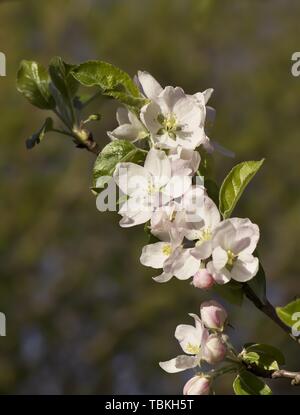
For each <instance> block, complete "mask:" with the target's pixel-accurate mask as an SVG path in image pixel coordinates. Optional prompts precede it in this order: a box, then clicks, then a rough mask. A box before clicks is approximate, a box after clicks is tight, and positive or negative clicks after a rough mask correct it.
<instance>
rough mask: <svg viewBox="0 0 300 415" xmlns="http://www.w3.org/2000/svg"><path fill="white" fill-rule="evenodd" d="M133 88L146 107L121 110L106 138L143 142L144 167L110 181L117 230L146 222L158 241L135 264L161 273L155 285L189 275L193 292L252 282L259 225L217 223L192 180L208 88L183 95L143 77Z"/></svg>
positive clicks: (125, 166) (124, 166)
mask: <svg viewBox="0 0 300 415" xmlns="http://www.w3.org/2000/svg"><path fill="white" fill-rule="evenodd" d="M136 83H137V84H138V86H139V87H140V90H141V93H142V94H143V96H144V97H145V98H146V99H147V101H146V102H147V103H146V104H145V105H144V106H143V107H142V108H141V110H140V111H139V112H133V111H131V110H128V109H119V110H118V112H117V120H118V123H119V126H118V127H117V128H116V129H115V130H113V131H111V132H109V133H108V135H109V137H110V138H111V139H112V140H118V139H127V140H131V141H138V140H145V139H146V140H148V143H149V151H148V153H147V156H146V159H145V162H144V165H143V166H142V165H140V164H136V163H133V162H121V163H119V164H118V165H117V167H116V169H115V172H114V176H113V177H114V180H115V182H116V183H117V185H118V187H119V189H120V192H121V193H122V194H123V196H124V200H123V202H122V203H121V206H120V209H119V214H120V215H121V216H122V219H121V221H120V225H121V226H122V227H130V226H135V225H140V224H146V226H147V227H148V229H149V230H150V232H151V234H152V235H153V236H154V237H155V240H156V241H155V242H154V243H151V244H149V245H146V246H145V247H144V248H143V250H142V254H141V258H140V260H141V263H142V264H143V265H145V266H148V267H152V268H155V269H161V273H160V274H159V275H158V276H156V277H154V280H155V281H157V282H167V281H169V280H170V279H171V278H172V277H176V278H178V279H180V280H186V279H189V278H191V277H193V285H194V286H195V287H199V288H209V287H211V286H212V285H213V284H214V283H218V284H225V283H227V282H229V281H230V280H231V279H233V280H236V281H239V282H245V281H248V280H250V279H251V278H253V277H254V276H255V275H256V273H257V272H258V268H259V261H258V259H257V258H256V257H255V256H254V255H253V253H254V251H255V248H256V245H257V243H258V240H259V228H258V226H257V225H255V224H253V223H252V222H251V221H250V220H249V219H240V218H230V219H225V220H221V215H220V213H219V210H218V207H217V206H216V204H215V203H214V202H213V200H212V199H211V198H210V197H209V196H208V194H207V191H206V189H205V187H204V185H203V181H202V180H200V178H199V175H197V172H198V171H199V170H198V169H199V165H200V163H201V157H200V153H199V149H200V147H204V148H205V149H206V151H212V149H213V147H214V146H213V145H212V144H211V141H210V139H209V138H208V137H207V135H206V133H205V125H206V118H207V116H208V114H210V113H212V112H213V110H212V109H211V108H210V107H207V105H206V104H207V101H208V99H209V98H210V96H211V93H212V89H208V90H206V91H204V92H198V93H196V94H194V95H188V94H185V92H184V91H183V90H182V89H181V88H179V87H171V86H167V87H166V88H162V87H161V85H160V84H159V83H158V82H157V81H156V80H155V79H154V78H153V77H152V76H151V75H150V74H148V73H146V72H139V73H138V76H137V77H136ZM121 199H122V198H121Z"/></svg>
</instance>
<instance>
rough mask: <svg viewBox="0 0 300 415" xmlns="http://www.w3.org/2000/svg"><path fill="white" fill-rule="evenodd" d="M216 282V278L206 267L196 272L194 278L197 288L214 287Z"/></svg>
mask: <svg viewBox="0 0 300 415" xmlns="http://www.w3.org/2000/svg"><path fill="white" fill-rule="evenodd" d="M214 283H215V280H214V279H213V277H212V275H211V274H210V273H209V272H208V271H207V269H205V268H203V269H200V270H199V271H198V272H196V274H195V275H194V278H193V286H194V287H196V288H202V289H208V288H210V287H212V286H213V285H214Z"/></svg>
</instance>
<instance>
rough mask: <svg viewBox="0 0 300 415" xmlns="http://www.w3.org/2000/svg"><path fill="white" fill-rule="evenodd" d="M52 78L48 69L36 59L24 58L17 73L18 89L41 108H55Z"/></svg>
mask: <svg viewBox="0 0 300 415" xmlns="http://www.w3.org/2000/svg"><path fill="white" fill-rule="evenodd" d="M49 84H50V78H49V74H48V72H47V70H46V69H45V68H44V67H43V66H42V65H40V64H38V63H37V62H34V61H26V60H23V61H22V62H21V65H20V68H19V70H18V74H17V90H18V91H19V92H21V94H23V95H24V96H25V97H26V98H27V99H28V101H29V102H30V103H31V104H32V105H35V106H36V107H38V108H41V109H53V108H55V100H54V98H53V97H52V95H51V92H50V89H49Z"/></svg>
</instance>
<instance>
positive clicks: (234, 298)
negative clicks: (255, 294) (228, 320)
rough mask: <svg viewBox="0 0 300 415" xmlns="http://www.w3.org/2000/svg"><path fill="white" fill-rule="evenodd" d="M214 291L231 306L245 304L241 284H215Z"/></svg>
mask: <svg viewBox="0 0 300 415" xmlns="http://www.w3.org/2000/svg"><path fill="white" fill-rule="evenodd" d="M213 290H214V291H215V292H216V293H217V294H218V295H220V296H221V297H223V298H224V299H225V300H226V301H228V302H229V303H231V304H235V305H242V303H243V295H244V292H243V284H241V283H240V282H236V281H233V280H231V281H229V282H228V283H227V284H224V285H220V284H215V285H214V286H213Z"/></svg>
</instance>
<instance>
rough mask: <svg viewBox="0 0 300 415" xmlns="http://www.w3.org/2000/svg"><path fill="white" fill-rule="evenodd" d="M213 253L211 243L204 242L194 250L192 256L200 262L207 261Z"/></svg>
mask: <svg viewBox="0 0 300 415" xmlns="http://www.w3.org/2000/svg"><path fill="white" fill-rule="evenodd" d="M211 253H212V243H211V241H203V242H202V243H201V244H197V246H195V248H192V250H191V254H192V255H193V256H194V257H195V258H196V259H198V260H201V259H207V258H209V257H210V256H211Z"/></svg>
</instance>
